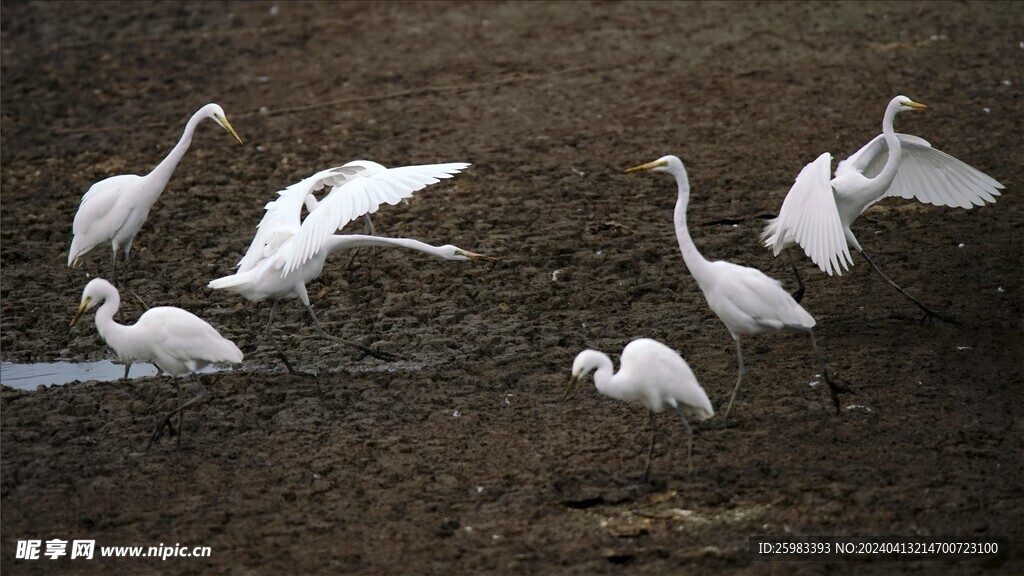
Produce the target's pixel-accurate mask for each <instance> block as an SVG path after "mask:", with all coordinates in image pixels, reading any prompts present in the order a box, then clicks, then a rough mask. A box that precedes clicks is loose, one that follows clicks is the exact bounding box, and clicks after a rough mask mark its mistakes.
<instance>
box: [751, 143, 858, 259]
mask: <svg viewBox="0 0 1024 576" xmlns="http://www.w3.org/2000/svg"><path fill="white" fill-rule="evenodd" d="M831 167H832V155H831V154H829V153H828V152H825V153H824V154H822V155H821V156H818V159H817V160H815V161H814V162H811V163H810V164H808V165H807V166H804V169H803V170H801V171H800V174H799V175H798V176H797V177H796V182H794V183H793V187H792V188H790V190H789V194H787V195H786V199H785V200H783V202H782V209H781V210H779V216H778V218H776V219H775V220H774V221H773V222H772V223H771V224H769V225H768V228H767V229H766V230H765V235H766V237H765V246H769V247H771V248H772V251H773V252H774V253H775V255H776V256H778V255H779V252H781V251H782V248H783V247H784V245H785V244H786V243H787V242H789V241H793V242H796V243H797V244H799V245H800V246H801V247H802V248H803V249H804V252H805V253H806V254H807V256H808V257H810V259H811V260H812V261H813V262H814V263H815V264H817V265H818V267H819V268H821V269H822V270H823V271H825V272H826V273H828V274H829V275H830V276H831V275H832V274H833V273H836V274H839V275H842V273H843V272H842V269H847V270H849V268H850V264H852V263H853V260H852V259H851V258H850V248H849V246H847V244H846V236H845V235H844V234H843V223H842V221H841V220H840V219H839V210H838V209H837V208H836V198H835V195H834V194H833V192H832V184H831V181H830V178H829V171H830V169H831ZM840 266H842V268H840Z"/></svg>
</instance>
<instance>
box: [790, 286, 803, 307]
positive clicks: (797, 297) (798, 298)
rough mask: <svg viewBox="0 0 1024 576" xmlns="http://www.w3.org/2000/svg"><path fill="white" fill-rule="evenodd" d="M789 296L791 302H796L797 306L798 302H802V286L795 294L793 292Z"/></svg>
mask: <svg viewBox="0 0 1024 576" xmlns="http://www.w3.org/2000/svg"><path fill="white" fill-rule="evenodd" d="M790 296H792V297H793V300H796V303H797V304H799V303H800V301H801V300H803V298H804V288H803V286H801V287H800V288H799V289H798V290H797V291H796V292H793V293H792V294H790Z"/></svg>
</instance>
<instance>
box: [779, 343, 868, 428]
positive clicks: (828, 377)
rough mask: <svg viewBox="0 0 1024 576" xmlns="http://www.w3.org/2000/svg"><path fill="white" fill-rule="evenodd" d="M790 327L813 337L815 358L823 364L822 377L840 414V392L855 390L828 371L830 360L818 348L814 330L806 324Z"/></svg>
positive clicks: (851, 392)
mask: <svg viewBox="0 0 1024 576" xmlns="http://www.w3.org/2000/svg"><path fill="white" fill-rule="evenodd" d="M787 327H788V328H792V329H794V330H799V331H801V332H806V333H807V335H808V336H810V337H811V347H812V348H814V359H815V360H816V361H817V362H818V363H819V364H820V365H821V377H822V378H824V379H825V383H826V384H828V393H829V394H830V395H831V396H832V404H833V405H835V407H836V414H839V393H840V392H843V393H849V394H853V393H854V392H853V390H851V389H849V388H847V387H846V386H840V385H839V384H838V383H837V382H842V380H839V379H838V378H836V377H835V376H834V375H833V374H832V373H830V372H829V371H828V360H826V359H825V355H824V354H822V353H821V350H819V349H818V341H817V340H815V338H814V330H813V329H811V328H808V327H806V326H799V325H796V324H789V325H787Z"/></svg>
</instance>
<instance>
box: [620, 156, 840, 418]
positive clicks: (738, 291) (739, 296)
mask: <svg viewBox="0 0 1024 576" xmlns="http://www.w3.org/2000/svg"><path fill="white" fill-rule="evenodd" d="M639 170H651V171H653V172H668V173H669V174H671V175H672V176H674V177H675V179H676V183H677V184H678V186H679V198H678V200H676V208H675V227H676V239H677V240H678V241H679V249H680V250H681V251H682V253H683V261H684V262H685V263H686V267H687V268H688V269H689V270H690V274H691V275H692V276H693V279H694V280H696V281H697V286H699V287H700V289H701V292H703V293H704V298H705V300H707V302H708V307H709V308H711V311H712V312H714V313H715V314H716V315H717V316H718V318H719V319H720V320H721V321H722V322H723V323H724V324H725V327H726V328H728V329H729V334H731V335H732V338H733V340H735V341H736V361H737V363H738V364H739V377H738V378H737V379H736V386H735V388H733V391H732V397H731V398H729V405H728V406H727V407H726V408H725V416H724V418H723V419H727V418H728V417H729V410H731V409H732V403H733V401H734V400H736V392H737V391H738V390H739V389H740V383H741V382H742V381H743V375H744V374H746V368H745V367H744V366H743V351H742V349H741V347H740V337H741V336H752V335H754V334H760V333H761V332H767V331H769V330H771V331H778V330H782V329H783V328H791V329H793V330H799V331H801V332H806V333H807V334H808V335H810V337H811V345H812V346H813V348H814V354H815V357H816V358H817V359H818V360H819V361H820V362H821V372H822V377H823V378H824V380H825V381H826V382H827V383H828V386H829V391H830V393H831V395H832V402H833V404H835V407H836V413H837V414H838V413H839V396H838V395H837V393H838V392H847V391H848V390H846V389H845V388H843V387H841V386H839V385H838V384H836V383H835V382H834V381H833V379H832V375H831V374H829V372H828V367H827V365H826V362H825V357H824V356H822V355H821V353H820V352H819V350H818V344H817V342H815V340H814V331H813V328H814V324H815V322H814V318H813V317H812V316H811V315H810V314H808V313H807V311H806V310H804V309H803V307H801V306H800V304H797V302H796V300H794V299H793V298H792V296H790V295H789V293H788V292H786V291H785V290H783V288H782V285H781V284H780V283H779V281H778V280H775V279H774V278H770V277H768V276H766V275H765V274H764V273H763V272H761V271H760V270H758V269H756V268H750V267H748V266H740V265H739V264H733V263H732V262H726V261H724V260H717V261H714V262H709V261H708V260H706V259H705V258H704V256H702V255H701V253H700V252H699V251H698V250H697V246H696V245H695V244H694V243H693V238H691V237H690V231H689V228H687V225H686V209H687V206H688V204H689V202H690V181H689V179H688V178H687V175H686V168H684V167H683V162H682V161H681V160H680V159H679V158H678V157H676V156H672V155H669V156H663V157H661V158H659V159H657V160H655V161H654V162H649V163H647V164H643V165H640V166H634V167H633V168H629V169H627V170H626V172H627V173H629V172H636V171H639Z"/></svg>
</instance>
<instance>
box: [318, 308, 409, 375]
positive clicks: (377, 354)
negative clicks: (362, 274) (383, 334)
mask: <svg viewBox="0 0 1024 576" xmlns="http://www.w3.org/2000/svg"><path fill="white" fill-rule="evenodd" d="M303 304H305V302H304V303H303ZM306 310H309V317H310V318H312V319H313V325H314V326H315V327H316V329H317V331H318V332H320V335H321V336H322V337H323V338H326V339H327V340H334V341H335V342H340V343H342V344H345V345H347V346H352V347H353V348H358V349H359V350H362V351H363V352H365V353H367V354H369V355H370V356H373V357H374V358H379V359H381V360H388V361H391V360H397V359H398V357H397V356H395V355H394V354H391V353H390V352H382V351H380V350H374V349H373V348H370V347H369V346H363V345H362V344H359V343H358V342H352V341H351V340H345V339H344V338H338V337H337V336H331V335H330V334H328V333H327V332H324V329H323V328H321V327H320V321H319V320H317V319H316V314H314V313H313V307H312V306H310V305H309V304H306Z"/></svg>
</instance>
